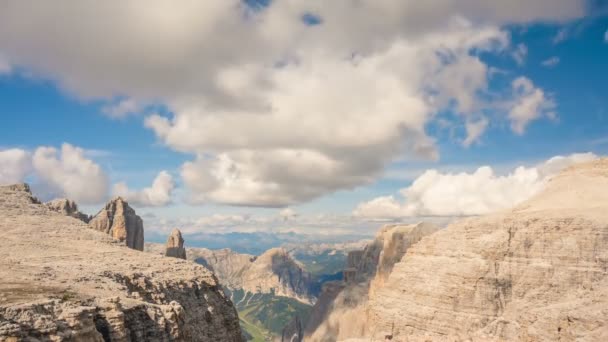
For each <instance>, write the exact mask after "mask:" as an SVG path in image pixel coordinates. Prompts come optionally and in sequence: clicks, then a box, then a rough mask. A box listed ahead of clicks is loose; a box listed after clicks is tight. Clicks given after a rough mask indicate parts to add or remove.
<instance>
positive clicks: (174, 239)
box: [165, 228, 186, 260]
mask: <svg viewBox="0 0 608 342" xmlns="http://www.w3.org/2000/svg"><path fill="white" fill-rule="evenodd" d="M165 256H168V257H172V258H179V259H184V260H186V249H185V248H184V238H183V237H182V232H181V231H180V230H179V229H177V228H176V229H173V231H172V232H171V235H169V238H168V239H167V244H166V247H165Z"/></svg>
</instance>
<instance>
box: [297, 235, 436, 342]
mask: <svg viewBox="0 0 608 342" xmlns="http://www.w3.org/2000/svg"><path fill="white" fill-rule="evenodd" d="M439 229H440V228H439V227H437V226H435V225H433V224H429V223H418V224H410V225H386V226H384V227H382V228H381V229H380V231H379V232H378V233H377V235H376V238H375V239H374V240H373V241H371V242H370V243H369V244H367V245H366V246H365V248H364V249H363V250H352V251H350V252H349V253H348V256H347V258H346V263H345V265H344V266H343V267H345V269H344V272H343V273H344V277H343V281H332V282H328V283H325V284H323V287H322V291H321V295H320V297H319V300H318V301H317V303H316V304H315V306H314V307H313V309H312V312H311V314H310V318H309V320H308V322H307V324H306V329H305V332H304V333H305V336H306V338H305V340H306V341H336V340H340V339H344V338H349V337H359V336H361V335H363V333H364V329H365V327H366V326H367V315H366V312H367V309H368V300H369V296H370V295H371V294H373V293H374V291H376V290H377V289H379V288H381V287H382V286H383V285H384V283H385V281H386V279H387V277H388V276H389V275H390V273H391V271H392V269H393V267H394V265H395V264H396V263H397V262H399V260H401V258H402V257H403V255H404V254H405V253H406V251H407V250H408V249H409V248H410V247H411V246H413V245H415V244H416V243H418V242H419V241H420V240H421V239H422V238H423V237H425V236H428V235H431V234H433V233H435V232H436V231H438V230H439Z"/></svg>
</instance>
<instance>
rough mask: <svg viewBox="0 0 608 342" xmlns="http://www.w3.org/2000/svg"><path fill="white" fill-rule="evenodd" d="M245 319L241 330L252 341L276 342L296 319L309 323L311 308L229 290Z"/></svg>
mask: <svg viewBox="0 0 608 342" xmlns="http://www.w3.org/2000/svg"><path fill="white" fill-rule="evenodd" d="M226 293H227V294H228V296H230V297H231V299H232V302H233V303H235V305H236V309H237V311H238V313H239V317H240V319H241V328H242V329H243V330H244V331H245V332H246V333H247V334H249V335H250V336H251V341H256V342H257V341H272V340H273V337H275V336H280V335H281V332H282V330H283V328H284V327H285V325H287V323H289V322H290V321H291V320H292V319H293V317H294V316H296V315H298V316H299V317H300V318H301V319H302V320H304V321H306V320H307V319H308V315H309V314H310V310H311V308H312V307H311V306H310V305H307V304H304V303H301V302H299V301H297V300H295V299H293V298H288V297H282V296H276V295H274V294H270V293H269V294H260V293H257V294H254V293H251V292H244V291H243V290H237V291H233V292H231V291H229V290H226Z"/></svg>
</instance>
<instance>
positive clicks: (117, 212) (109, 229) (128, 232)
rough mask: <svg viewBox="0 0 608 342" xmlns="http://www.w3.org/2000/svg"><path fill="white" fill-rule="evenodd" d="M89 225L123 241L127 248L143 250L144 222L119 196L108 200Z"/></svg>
mask: <svg viewBox="0 0 608 342" xmlns="http://www.w3.org/2000/svg"><path fill="white" fill-rule="evenodd" d="M89 226H90V227H91V228H93V229H95V230H99V231H101V232H104V233H106V234H108V235H110V236H111V237H112V238H113V239H115V240H118V241H121V242H124V243H125V244H126V245H127V247H129V248H132V249H136V250H139V251H143V250H144V223H143V221H142V219H141V217H139V216H138V215H137V214H136V213H135V210H133V208H131V207H130V206H129V204H128V203H127V202H126V201H125V200H123V199H122V198H121V197H116V198H114V199H112V200H111V201H110V202H108V203H107V204H106V205H105V206H104V207H103V208H102V209H101V210H100V211H99V212H98V213H97V215H95V216H94V217H93V218H92V219H91V221H90V222H89Z"/></svg>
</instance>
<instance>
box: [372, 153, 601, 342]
mask: <svg viewBox="0 0 608 342" xmlns="http://www.w3.org/2000/svg"><path fill="white" fill-rule="evenodd" d="M367 321H368V322H369V325H368V326H367V327H366V330H365V331H364V332H363V334H362V335H363V336H366V340H376V341H383V340H385V338H389V337H390V339H392V340H393V341H428V340H432V341H455V340H469V341H606V340H608V160H607V159H602V160H598V161H595V162H591V163H587V164H581V165H577V166H573V167H571V168H569V169H566V170H565V171H563V172H562V173H561V174H559V175H558V176H556V177H554V178H552V179H551V180H550V181H549V182H548V184H547V185H546V188H545V190H544V191H542V192H541V193H540V194H539V195H537V196H535V197H534V198H532V199H531V200H529V201H527V202H525V203H523V204H521V205H519V206H517V207H516V208H514V209H512V210H507V211H504V212H500V213H496V214H493V215H489V216H486V217H480V218H471V219H465V220H462V221H460V222H458V223H455V224H452V225H450V226H449V227H447V228H446V229H445V230H442V231H440V232H437V233H435V234H433V235H431V236H429V237H427V238H425V239H423V240H422V241H421V242H420V243H418V244H416V245H415V246H413V247H412V248H410V249H409V250H408V251H407V254H406V255H405V257H403V258H402V259H401V261H400V262H398V263H397V264H395V266H394V268H393V270H392V272H391V273H390V275H389V276H388V278H387V280H386V282H385V285H384V286H383V287H382V288H381V289H379V290H378V291H377V292H376V293H375V294H373V295H372V296H371V298H370V302H369V310H368V315H367Z"/></svg>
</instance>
